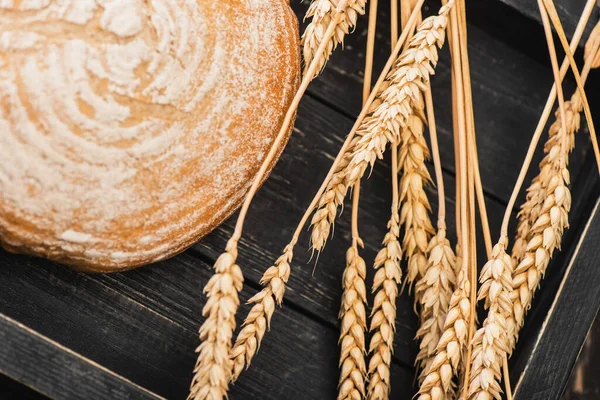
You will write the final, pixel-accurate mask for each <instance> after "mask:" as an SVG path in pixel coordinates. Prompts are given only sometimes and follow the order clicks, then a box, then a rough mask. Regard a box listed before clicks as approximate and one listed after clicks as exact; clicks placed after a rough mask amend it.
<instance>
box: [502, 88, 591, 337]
mask: <svg viewBox="0 0 600 400" xmlns="http://www.w3.org/2000/svg"><path fill="white" fill-rule="evenodd" d="M582 108H583V105H582V99H581V96H580V95H579V92H577V93H575V94H574V95H573V96H572V97H571V100H570V101H568V102H565V118H566V121H565V127H566V135H565V132H563V129H562V121H561V117H560V115H559V114H558V113H557V114H556V121H555V122H554V123H553V124H552V125H551V127H550V131H549V134H550V137H549V138H548V141H547V142H546V144H545V146H544V152H545V154H546V156H545V157H544V159H543V160H542V162H541V163H540V173H539V175H538V176H537V177H536V179H535V180H534V183H533V184H532V187H533V189H532V190H531V192H533V193H534V194H535V193H537V195H536V198H537V204H536V206H537V208H538V209H539V210H540V211H539V213H538V215H537V216H536V218H535V219H533V218H532V222H531V227H530V229H529V231H528V232H527V236H526V238H527V239H526V240H527V244H526V245H525V246H524V250H525V251H524V254H523V256H522V258H521V260H520V261H519V264H518V265H517V267H516V268H515V271H514V273H513V281H514V293H513V313H514V333H513V335H512V338H511V340H512V343H511V348H513V347H514V341H515V340H516V339H517V337H518V331H519V329H520V328H521V326H522V325H523V322H524V318H525V313H526V311H527V310H528V309H529V307H530V306H531V300H532V298H533V295H534V294H535V291H536V289H537V287H538V285H539V283H540V281H541V279H542V277H543V275H544V273H545V271H546V268H547V267H548V263H549V262H550V258H551V257H552V254H553V252H554V250H555V249H557V248H558V247H559V246H560V242H561V240H562V233H563V231H564V229H565V228H567V227H568V213H569V209H570V206H571V196H570V192H569V189H568V187H567V185H568V184H569V173H568V170H567V165H568V157H569V153H570V152H571V150H572V149H573V146H574V134H575V132H577V131H578V130H579V126H580V113H581V110H582ZM532 197H533V196H532ZM525 210H526V211H528V209H525ZM522 217H523V218H526V217H527V214H526V213H523V216H522Z"/></svg>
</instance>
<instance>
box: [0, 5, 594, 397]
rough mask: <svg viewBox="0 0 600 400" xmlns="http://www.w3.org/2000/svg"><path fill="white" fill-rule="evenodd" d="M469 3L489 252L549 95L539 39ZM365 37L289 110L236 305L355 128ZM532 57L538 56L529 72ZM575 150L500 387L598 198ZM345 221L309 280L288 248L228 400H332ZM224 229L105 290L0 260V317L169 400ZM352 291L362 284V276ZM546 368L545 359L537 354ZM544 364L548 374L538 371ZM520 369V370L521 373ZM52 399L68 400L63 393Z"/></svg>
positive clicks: (377, 176) (378, 232) (581, 147)
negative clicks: (565, 219)
mask: <svg viewBox="0 0 600 400" xmlns="http://www.w3.org/2000/svg"><path fill="white" fill-rule="evenodd" d="M562 2H563V1H561V3H562ZM483 3H486V4H490V3H493V4H497V5H498V7H490V8H489V10H488V9H486V7H479V8H478V7H473V5H472V4H471V5H470V8H471V10H472V12H471V14H469V18H470V19H471V21H476V22H475V23H471V24H470V26H469V39H470V43H471V44H470V56H471V65H472V70H473V85H474V86H473V90H474V95H475V99H476V104H475V106H476V113H477V121H476V124H477V128H478V145H479V155H480V158H481V162H482V175H483V179H484V186H485V191H486V194H487V196H486V199H487V206H488V211H489V214H490V218H491V224H492V234H493V236H494V237H496V235H497V232H498V231H499V226H500V219H501V218H502V214H503V212H504V207H505V204H506V201H507V199H508V196H509V195H510V191H511V188H512V185H513V183H514V180H515V179H516V176H517V174H518V168H519V167H520V165H521V161H522V158H523V157H524V154H525V152H526V146H527V144H528V141H529V137H530V135H531V133H532V132H533V128H534V126H535V124H536V122H537V118H538V114H539V112H540V111H541V108H542V105H543V104H542V103H543V102H544V100H545V96H546V94H547V91H548V90H549V89H550V84H551V81H552V73H551V70H550V68H549V64H547V61H545V60H544V59H543V55H544V54H545V53H544V52H540V51H539V48H540V46H542V47H541V48H542V49H544V47H543V46H545V43H544V42H542V41H540V40H543V34H542V35H541V36H539V37H537V36H535V35H534V36H532V39H531V42H530V44H529V45H526V44H522V43H521V44H519V43H517V40H516V39H514V38H511V37H510V36H511V35H508V34H507V36H509V38H508V39H507V40H505V39H503V37H502V35H500V34H499V33H498V32H497V31H496V28H493V27H491V26H490V24H488V21H493V19H494V18H496V19H498V20H502V19H503V18H504V15H505V14H503V13H504V12H508V11H507V10H512V9H511V8H510V7H509V6H508V5H506V4H505V3H501V2H499V1H497V0H485V1H483ZM433 4H434V2H429V1H428V2H427V5H428V7H430V8H429V10H435V9H437V6H435V7H433V6H432V5H433ZM292 6H293V7H294V9H295V11H296V14H297V15H301V14H302V13H303V11H304V10H305V9H306V7H307V5H306V4H301V3H300V2H293V3H292ZM387 9H388V5H387V2H385V1H384V2H383V3H382V4H381V5H380V10H381V12H382V15H381V16H380V18H379V23H380V24H379V26H380V33H379V35H378V43H377V47H376V48H377V53H376V67H377V68H381V66H382V65H383V63H384V62H385V59H386V57H387V55H386V52H387V51H388V50H387V49H388V48H389V38H388V36H389V29H388V27H387V18H388V12H387ZM428 12H430V11H428ZM477 21H479V22H477ZM519 21H520V22H519V24H517V25H518V26H516V27H512V28H511V26H510V25H508V26H507V27H505V28H504V29H509V31H511V32H513V31H512V29H515V31H514V32H518V33H519V34H521V33H523V32H525V33H527V32H536V30H537V29H540V28H539V24H538V22H537V21H535V20H533V19H531V18H527V17H524V18H523V19H522V20H519ZM365 32H366V18H364V17H363V18H361V19H360V20H359V24H358V27H357V29H356V31H355V32H354V34H352V35H350V36H348V37H347V42H346V45H345V50H344V51H343V52H342V51H340V50H338V51H337V52H336V53H335V54H334V56H333V58H332V60H331V62H330V63H329V64H328V66H327V68H326V70H325V72H324V73H323V75H322V76H321V77H320V78H319V79H318V80H316V81H315V82H314V83H313V84H311V87H310V89H309V93H308V95H307V96H306V97H305V98H304V100H303V101H302V103H301V107H300V110H299V114H298V119H297V123H296V127H295V130H294V133H293V136H292V138H291V140H290V142H289V144H288V146H287V148H286V150H285V152H284V153H283V156H282V158H281V160H280V161H279V163H278V164H277V166H276V167H275V169H274V170H273V172H272V174H271V176H270V178H269V180H268V181H267V182H266V183H265V185H264V186H263V187H262V188H261V189H260V191H259V192H258V194H257V197H256V200H255V202H254V203H253V206H252V207H251V209H250V212H249V214H248V220H247V224H246V230H245V233H244V236H243V239H242V242H240V256H239V262H240V265H241V267H242V269H243V271H244V273H245V276H246V282H245V287H244V291H243V293H242V301H245V300H247V299H248V298H249V297H250V296H251V295H252V294H253V293H255V292H256V291H257V289H259V288H260V285H259V283H258V282H259V279H260V276H261V275H262V273H263V272H264V270H265V269H266V268H267V267H268V266H269V265H271V263H272V262H273V261H274V260H275V258H276V257H277V256H278V255H279V253H280V252H281V250H282V249H283V247H284V245H285V244H286V243H287V240H289V238H290V236H291V234H292V230H293V229H294V227H295V224H296V222H297V221H298V219H299V218H300V216H301V214H302V213H303V211H304V209H305V207H306V206H307V205H308V203H309V201H310V198H311V197H312V195H313V194H314V192H315V191H316V190H317V188H318V185H319V184H320V182H321V179H323V177H324V176H325V174H326V170H327V168H328V167H329V165H330V164H331V162H332V161H333V157H334V156H335V154H336V152H337V150H338V149H339V147H340V146H341V143H342V140H343V139H344V137H345V135H346V134H347V132H348V130H349V129H350V127H351V125H352V119H353V118H354V117H355V116H356V114H357V113H358V110H359V107H360V99H359V98H360V92H361V86H362V76H361V71H362V68H363V64H364V50H363V46H364V34H365ZM515 37H517V35H516V34H515ZM527 37H528V38H529V36H527ZM528 40H529V39H528ZM519 42H523V43H529V42H527V41H523V40H519ZM517 44H519V46H517ZM536 52H537V54H540V56H532V54H534V53H536ZM441 57H442V60H441V62H440V66H439V69H438V72H437V75H436V76H434V77H433V83H434V90H435V91H436V93H435V94H436V99H439V100H437V101H436V106H437V108H438V109H439V111H438V113H437V116H438V125H439V130H440V136H441V138H440V141H441V148H442V152H443V154H442V157H443V160H442V162H443V165H444V170H445V172H444V179H445V184H446V188H447V191H448V202H449V203H448V209H449V211H450V210H452V209H453V208H454V204H453V199H454V184H455V181H454V176H453V175H454V168H453V165H452V162H451V161H452V160H453V154H452V151H451V150H450V149H451V147H452V145H451V137H450V132H451V129H450V109H449V107H450V97H449V92H448V90H447V89H448V87H449V86H448V85H449V71H448V65H449V64H448V54H447V53H446V52H444V53H443V54H442V55H441ZM594 76H595V74H592V76H591V78H590V82H589V93H590V100H591V101H592V108H593V109H597V107H598V105H600V101H598V96H599V94H600V91H598V90H597V89H598V88H600V84H599V83H600V82H599V81H598V80H596V79H594ZM569 87H571V86H569ZM577 142H578V144H577V146H578V148H577V150H576V153H575V154H574V156H573V164H572V166H571V169H572V176H573V182H574V185H573V200H574V204H573V210H572V213H571V214H572V218H571V224H572V227H573V228H572V229H571V230H569V231H568V232H567V234H566V236H565V242H564V246H563V250H564V251H563V252H561V253H558V254H557V257H556V258H555V260H554V262H553V264H552V265H551V266H550V268H549V272H548V276H547V278H546V280H545V281H544V283H543V284H542V288H541V291H540V292H539V294H538V296H536V299H535V301H534V306H533V307H534V309H533V310H532V312H531V313H530V315H529V317H528V319H527V322H526V325H525V327H524V330H523V334H522V342H521V344H520V345H519V347H518V348H517V349H516V351H515V353H514V355H513V358H512V359H511V371H512V373H513V383H515V382H516V380H517V379H518V378H519V376H520V374H521V372H522V371H523V370H524V367H525V365H527V363H528V361H529V356H530V354H532V347H531V345H532V343H534V342H535V338H536V337H537V333H538V332H539V331H540V329H541V326H542V324H543V321H544V318H545V315H546V314H547V310H548V309H549V308H550V305H551V304H552V301H553V297H554V293H555V292H556V289H557V287H558V286H559V284H560V282H561V280H562V275H563V273H564V271H565V268H566V265H567V264H568V259H569V258H568V257H569V252H570V251H572V249H573V248H574V246H572V243H575V242H576V241H577V239H578V237H579V234H580V231H579V230H578V229H577V227H580V226H583V224H584V222H585V221H586V220H587V217H588V216H589V210H590V204H589V199H590V198H594V199H595V198H597V197H598V193H597V189H598V186H594V185H595V183H594V181H593V180H590V179H591V178H590V177H591V176H596V175H595V174H596V171H595V169H594V168H595V165H594V163H593V161H592V160H591V159H590V158H589V157H587V161H586V162H585V164H584V161H583V160H584V159H586V154H587V152H588V146H587V143H588V139H587V138H586V133H585V131H583V132H582V134H579V135H578V136H577ZM538 156H539V155H538ZM537 159H539V157H538V158H537ZM429 167H430V168H431V166H429ZM534 169H535V168H532V170H534ZM533 172H534V171H532V173H533ZM389 180H390V167H389V160H388V159H385V160H383V161H382V162H379V163H378V164H377V165H376V168H375V170H374V171H373V174H372V176H371V178H370V179H369V180H366V181H365V183H364V186H363V188H364V189H363V191H362V193H363V194H362V197H361V202H360V226H359V228H360V232H361V234H362V236H363V238H364V239H365V242H366V248H365V249H364V250H363V251H362V253H361V255H362V256H364V258H365V260H366V261H367V265H370V264H371V263H372V260H373V259H374V256H375V253H376V251H377V250H378V249H379V246H380V244H379V243H380V241H381V240H382V239H383V235H384V233H385V224H386V222H387V219H388V217H389V215H388V214H389V207H390V197H391V196H390V189H389V186H390V182H389ZM590 185H591V186H590ZM586 188H588V189H586ZM590 188H591V189H590ZM594 188H595V189H594ZM594 190H596V192H594ZM434 193H435V192H434V188H431V189H430V191H429V195H430V198H431V199H432V203H435V197H434ZM594 193H596V194H594ZM435 211H436V210H435V207H434V210H433V212H435ZM349 219H350V215H349V212H346V213H344V214H342V216H341V217H340V219H339V222H338V224H337V225H336V227H335V228H336V229H335V236H334V238H333V240H332V241H331V243H329V244H328V245H327V247H326V248H325V251H324V252H323V253H322V254H321V256H320V258H319V261H318V264H317V269H316V271H315V274H314V276H313V273H312V271H313V266H314V261H315V260H314V259H313V260H312V261H311V262H308V261H309V257H310V254H309V252H308V236H307V235H303V236H302V237H301V239H300V242H299V244H298V247H297V251H296V254H295V261H294V262H293V265H292V275H291V278H290V282H289V287H288V290H287V291H286V295H285V301H284V307H283V308H282V309H277V310H276V313H275V315H274V317H273V325H272V330H271V331H270V332H269V333H267V335H266V336H265V339H264V342H263V345H262V346H261V349H260V352H259V353H258V354H257V356H256V357H255V360H254V361H253V364H252V368H251V369H250V370H249V371H247V372H244V374H243V375H242V376H241V377H240V380H239V381H238V382H237V383H236V384H235V385H234V386H233V387H232V390H231V399H232V400H236V399H249V400H251V399H267V400H270V399H273V400H275V399H281V398H290V399H309V398H310V399H327V398H334V397H335V394H336V384H337V378H338V370H337V358H338V351H339V350H338V345H337V338H338V333H339V330H338V321H337V311H338V308H339V303H340V299H341V275H342V270H343V267H344V263H345V260H344V254H345V250H346V248H347V246H348V244H349V243H350V238H349V234H348V232H349V231H350V227H349ZM582 221H583V222H582ZM233 222H234V220H233V219H229V220H228V221H227V222H225V223H224V224H223V225H222V226H221V227H219V228H218V229H217V230H215V231H214V232H213V233H211V234H210V235H209V236H208V237H206V238H205V239H203V240H202V241H200V242H199V243H197V244H196V245H195V247H194V248H193V249H192V250H190V251H187V252H185V253H183V254H181V255H179V256H177V257H175V258H173V259H170V260H167V261H164V262H161V263H157V264H154V265H150V266H146V267H144V268H142V269H140V270H135V271H129V272H124V273H118V274H111V275H85V274H81V273H77V272H73V271H71V270H69V269H67V268H64V267H61V266H58V265H56V264H53V263H50V262H47V261H44V260H40V259H35V258H30V257H23V256H16V255H11V254H8V253H5V252H0V280H1V281H2V282H3V283H2V285H3V289H2V290H1V291H0V313H2V314H4V315H6V316H8V317H9V318H12V319H15V320H16V321H19V323H23V324H24V325H26V326H27V327H28V328H30V329H33V330H34V331H36V332H38V333H39V334H41V335H43V336H45V337H47V338H48V339H51V340H53V341H56V342H58V343H60V344H61V345H64V346H66V347H68V348H69V349H70V350H72V351H73V352H75V353H78V354H80V355H81V356H83V357H85V358H88V359H90V360H93V361H94V362H97V363H99V364H101V365H102V366H103V367H106V368H108V369H109V370H111V371H113V372H114V373H115V374H117V375H119V376H121V377H122V378H124V379H127V380H129V381H131V382H133V383H134V384H136V385H140V386H142V387H144V388H146V389H148V390H150V391H151V392H153V393H156V394H157V395H159V396H164V397H167V398H184V397H185V396H186V394H187V389H188V385H189V380H190V379H191V371H192V368H193V364H194V361H195V355H194V353H193V351H194V349H195V347H196V346H197V344H198V335H197V329H198V326H199V325H200V323H201V322H202V317H201V309H202V306H203V305H204V303H205V297H204V296H203V294H202V292H201V288H202V287H203V285H204V284H205V283H206V281H207V280H208V278H209V277H210V275H211V273H212V271H211V267H210V265H211V264H212V263H213V262H214V260H215V258H216V256H217V255H218V254H219V253H220V252H221V251H222V250H223V248H224V246H225V242H226V240H227V239H228V238H229V236H230V234H231V231H232V229H233ZM448 222H449V224H450V225H451V226H450V227H449V233H450V236H451V237H450V239H451V241H452V242H453V243H454V241H455V237H454V227H453V225H454V216H453V214H452V213H450V214H449V215H448ZM511 226H514V225H511ZM478 245H479V246H478V248H479V256H480V264H482V262H483V259H484V258H485V256H484V251H483V246H482V243H481V237H479V240H478ZM586 268H587V269H589V267H586ZM369 273H371V271H370V268H369ZM367 279H368V282H370V281H371V279H372V275H369V276H368V278H367ZM571 290H577V289H576V288H574V289H571ZM572 299H578V297H572ZM578 305H580V306H581V307H582V309H583V308H585V313H590V312H591V310H592V309H593V307H597V304H594V302H593V301H585V302H579V303H578ZM397 307H398V318H397V332H396V340H395V342H396V352H395V355H394V360H395V364H394V366H393V367H392V379H393V381H394V382H393V384H392V388H393V393H392V396H391V398H392V399H410V398H411V397H412V396H413V394H414V391H415V389H414V388H413V375H414V369H413V367H412V364H413V360H414V357H415V355H416V345H415V344H414V342H413V337H414V334H415V332H416V327H417V319H416V316H415V314H414V312H413V310H412V299H411V297H410V296H409V295H408V293H404V294H403V295H402V296H401V297H400V299H399V300H398V303H397ZM247 310H249V307H248V306H242V307H241V309H240V315H239V317H240V318H242V317H243V316H244V315H243V314H244V313H245V312H246V311H247ZM582 312H583V311H582ZM586 315H588V314H586ZM584 319H585V318H584ZM238 322H239V320H238ZM573 342H574V343H575V342H576V340H575V339H574V340H573ZM577 345H578V344H577V343H575V346H577ZM19 346H20V345H19ZM565 347H566V346H565ZM565 351H566V350H565ZM547 353H548V355H547V356H548V357H550V356H551V354H550V353H551V352H547ZM561 354H562V353H561ZM543 362H546V363H547V362H549V361H548V359H544V360H543ZM553 365H554V368H555V372H556V373H558V374H567V373H568V372H567V371H568V369H569V365H568V363H562V362H560V361H553ZM30 368H33V366H23V369H24V370H28V369H30ZM535 369H536V367H535V366H534V367H533V368H530V369H528V371H535ZM51 372H52V371H50V372H49V373H48V375H43V376H42V377H40V379H41V380H42V381H47V382H49V383H45V384H48V385H50V384H51V382H52V379H54V377H53V376H52V374H51ZM524 382H525V381H524ZM522 387H523V388H525V387H527V386H526V385H525V386H522ZM522 390H523V389H522ZM56 397H57V398H65V399H69V398H78V397H77V396H76V395H72V394H71V393H70V392H67V391H64V392H63V393H58V394H57V395H56ZM520 398H521V399H527V397H520ZM554 399H555V398H554Z"/></svg>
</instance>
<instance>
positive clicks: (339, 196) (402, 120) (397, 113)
mask: <svg viewBox="0 0 600 400" xmlns="http://www.w3.org/2000/svg"><path fill="white" fill-rule="evenodd" d="M453 5H454V2H453V1H450V2H448V4H446V5H445V6H443V7H442V8H440V11H439V15H436V16H432V17H429V18H427V19H425V20H424V21H423V22H422V23H421V24H420V25H419V27H418V28H417V32H416V33H415V35H414V36H413V37H412V39H411V40H410V42H409V45H408V47H407V48H406V49H405V50H404V51H403V52H402V54H401V55H400V56H399V58H398V59H397V60H396V61H395V62H394V64H393V66H392V68H391V70H390V72H389V73H388V75H387V76H386V82H385V83H384V85H383V88H382V89H381V90H380V92H379V94H378V96H377V98H376V100H375V101H374V104H375V105H376V106H372V107H370V108H369V109H372V110H373V111H372V112H370V113H369V114H368V115H367V116H366V117H365V118H364V120H363V122H362V123H361V125H360V127H359V128H358V129H357V133H356V137H354V138H353V140H352V141H351V142H350V144H349V146H348V147H347V148H346V152H345V154H344V155H343V157H342V159H341V161H340V163H339V164H338V166H337V168H336V170H335V172H334V173H333V175H332V177H331V179H330V181H329V182H328V184H327V189H326V190H325V192H324V193H323V194H322V195H321V196H320V198H319V202H318V208H317V210H316V212H315V214H314V215H313V218H312V220H311V226H312V232H311V243H312V248H313V249H314V250H316V251H320V250H321V249H322V248H323V246H324V245H325V242H326V241H327V237H328V235H329V232H330V228H331V224H332V223H333V221H334V220H335V217H336V214H337V209H338V207H339V206H340V205H341V203H342V201H343V198H344V197H345V195H346V193H347V191H348V188H349V187H352V186H353V185H354V184H355V183H356V182H357V181H358V180H360V178H361V177H362V176H363V175H364V174H365V171H366V169H367V167H368V166H373V165H374V163H375V161H376V160H377V159H378V158H382V157H383V153H384V151H385V148H386V147H387V145H388V143H390V142H392V141H399V140H400V137H401V130H402V129H403V128H405V127H406V126H407V124H409V123H410V122H409V117H410V116H411V115H413V113H414V110H413V106H414V104H417V105H418V106H420V109H421V110H422V104H423V100H422V95H421V91H422V90H425V88H426V83H427V82H428V81H429V78H430V75H432V74H433V73H434V68H435V65H436V64H437V60H438V52H437V47H441V46H442V44H443V43H444V38H445V27H446V24H447V21H448V12H449V10H450V9H451V8H452V6H453ZM417 112H418V111H417ZM421 117H422V115H421V116H419V118H421ZM413 123H414V122H413ZM342 164H343V165H342Z"/></svg>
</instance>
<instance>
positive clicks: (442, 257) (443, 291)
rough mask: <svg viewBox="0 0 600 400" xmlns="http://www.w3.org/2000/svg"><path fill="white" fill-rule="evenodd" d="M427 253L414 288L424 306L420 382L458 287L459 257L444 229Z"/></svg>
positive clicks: (421, 317)
mask: <svg viewBox="0 0 600 400" xmlns="http://www.w3.org/2000/svg"><path fill="white" fill-rule="evenodd" d="M427 254H429V258H428V261H427V269H426V272H425V274H424V275H423V276H422V277H421V278H420V279H419V281H418V282H417V283H416V286H415V295H416V296H417V297H418V298H419V299H420V303H421V310H420V320H421V326H420V327H419V330H418V331H417V338H418V339H420V341H421V342H420V345H419V347H420V351H419V353H418V354H417V359H416V361H417V363H419V364H420V366H421V369H422V370H421V374H420V379H421V381H422V380H423V379H424V378H425V376H426V374H427V373H428V371H429V369H430V366H431V364H432V363H433V360H434V357H435V354H436V348H437V346H438V343H439V340H440V338H441V335H442V332H443V330H444V326H445V319H446V315H447V314H448V311H449V308H450V304H451V298H452V294H453V290H454V286H455V284H456V271H455V268H456V257H455V256H454V252H453V251H452V247H450V242H449V241H448V239H446V229H445V227H442V228H439V229H438V233H437V234H436V235H435V236H433V238H431V241H430V242H429V246H428V247H427Z"/></svg>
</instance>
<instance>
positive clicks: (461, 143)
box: [450, 8, 475, 388]
mask: <svg viewBox="0 0 600 400" xmlns="http://www.w3.org/2000/svg"><path fill="white" fill-rule="evenodd" d="M450 24H451V29H452V35H450V36H451V40H450V41H451V47H452V49H453V50H452V65H453V70H454V79H453V81H456V85H455V87H456V91H455V93H456V111H457V113H456V114H457V126H458V148H459V164H460V181H461V184H460V217H461V218H460V220H461V221H460V225H461V234H460V238H461V248H462V249H464V250H463V257H462V266H461V268H464V269H468V266H469V257H468V254H469V253H468V251H469V250H468V249H469V242H470V238H469V226H468V220H467V215H468V214H467V213H468V211H467V206H468V192H467V189H468V177H467V171H468V160H467V143H466V139H467V138H466V130H465V129H466V128H465V116H464V113H463V111H464V92H463V90H462V87H463V82H462V68H461V63H460V44H459V36H458V17H457V11H456V8H454V9H453V10H451V11H450ZM472 286H474V285H472ZM473 300H474V299H471V301H473ZM471 319H472V321H470V322H469V338H468V343H469V345H468V346H467V348H468V350H467V355H468V358H467V359H470V356H471V346H470V342H471V338H472V337H473V329H472V327H473V325H474V323H475V321H474V316H472V317H471ZM466 367H467V369H466V373H465V377H466V382H465V385H464V387H465V388H467V387H468V376H469V369H470V365H469V363H467V366H466Z"/></svg>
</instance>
